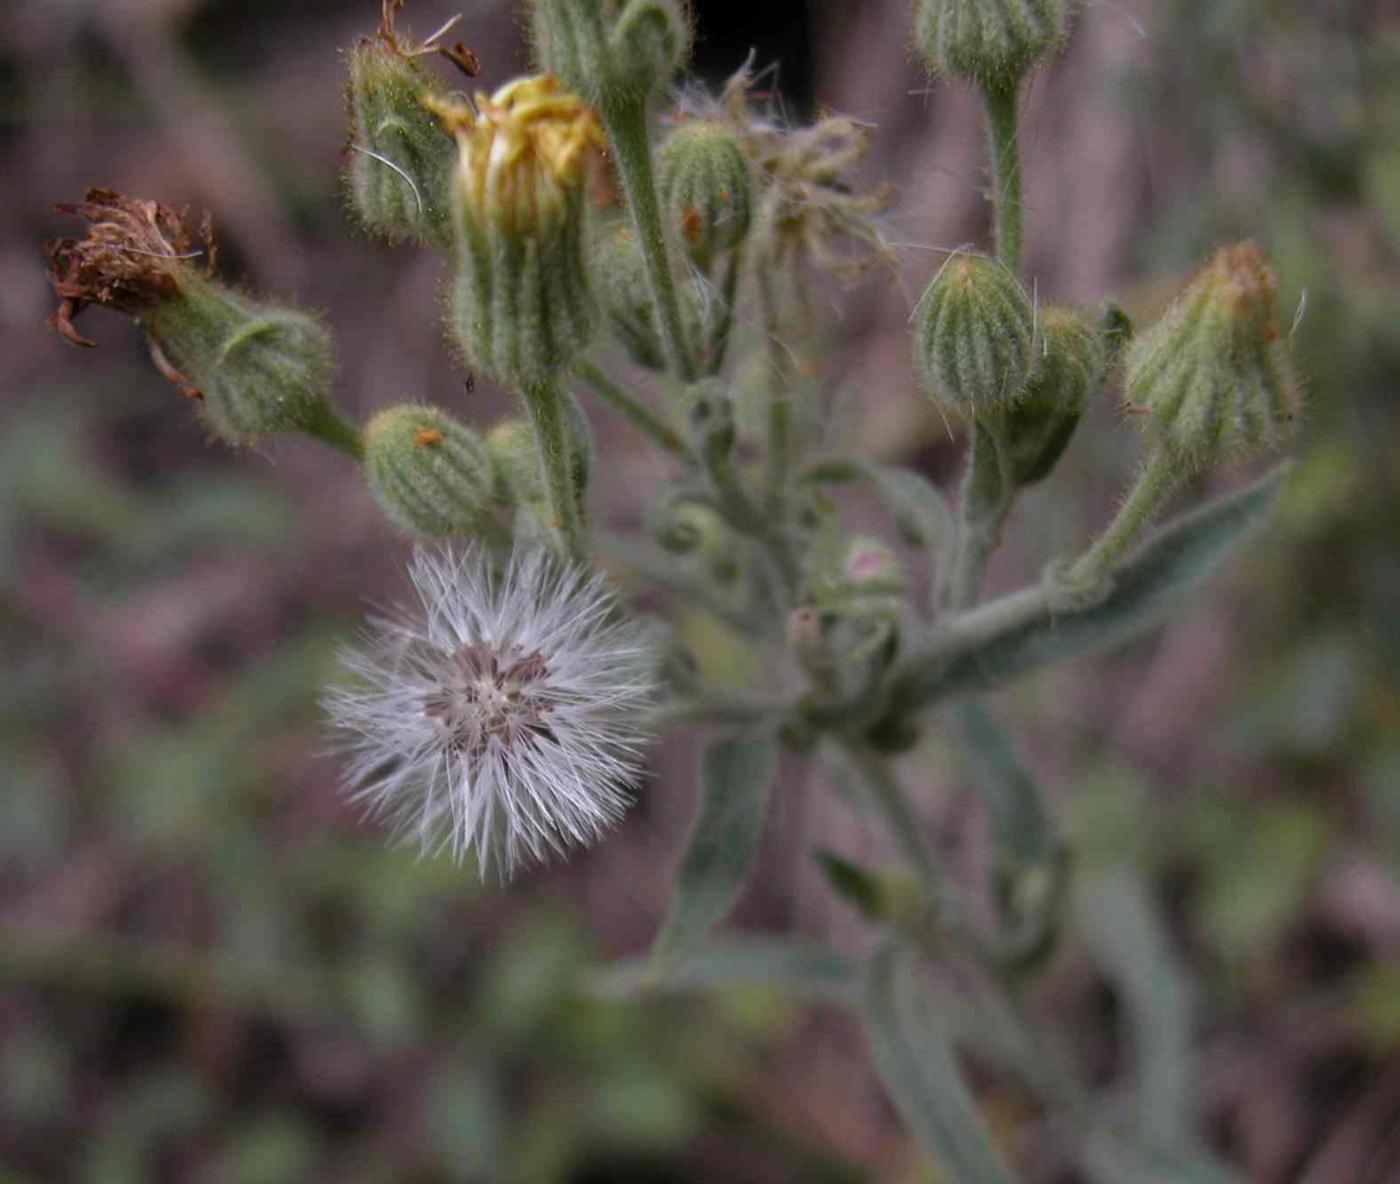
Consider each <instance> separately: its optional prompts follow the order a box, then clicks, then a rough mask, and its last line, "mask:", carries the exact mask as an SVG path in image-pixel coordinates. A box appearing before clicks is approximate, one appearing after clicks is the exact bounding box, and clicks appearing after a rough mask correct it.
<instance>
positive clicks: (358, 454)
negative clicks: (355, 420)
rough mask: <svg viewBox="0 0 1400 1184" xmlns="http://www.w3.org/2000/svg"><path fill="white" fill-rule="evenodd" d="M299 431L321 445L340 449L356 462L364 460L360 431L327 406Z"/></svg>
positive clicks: (363, 447)
mask: <svg viewBox="0 0 1400 1184" xmlns="http://www.w3.org/2000/svg"><path fill="white" fill-rule="evenodd" d="M301 430H302V431H304V432H305V433H306V434H307V435H308V436H314V437H315V438H316V439H318V440H320V441H321V442H322V443H323V444H329V445H330V446H331V447H332V448H338V449H340V451H341V452H343V453H345V454H346V455H347V456H352V457H354V458H355V459H356V460H363V459H364V456H365V445H364V438H363V437H362V436H361V434H360V429H359V428H357V427H356V426H355V425H354V424H352V423H351V422H350V421H349V420H348V419H345V418H343V417H342V416H341V415H339V414H338V413H337V412H335V411H334V410H332V409H331V408H330V407H328V406H324V405H323V406H322V407H321V408H320V409H319V410H318V411H317V413H316V415H315V417H314V418H313V419H312V420H311V421H310V422H309V423H307V424H305V425H303V427H302V429H301Z"/></svg>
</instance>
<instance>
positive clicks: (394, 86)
mask: <svg viewBox="0 0 1400 1184" xmlns="http://www.w3.org/2000/svg"><path fill="white" fill-rule="evenodd" d="M396 8H397V4H396V3H393V2H392V0H391V2H390V3H386V4H385V5H384V17H383V20H382V22H381V23H380V26H379V29H378V31H377V32H376V33H375V34H374V35H373V36H369V37H362V38H361V39H360V41H359V42H358V43H357V44H356V45H354V46H352V47H351V48H350V49H349V50H347V51H346V54H345V56H346V60H347V62H348V64H349V66H350V81H349V84H348V86H347V88H346V103H347V106H348V107H349V113H350V143H349V154H350V155H349V161H348V164H347V166H346V170H345V182H346V191H347V196H348V199H349V203H350V208H351V209H352V210H353V211H354V213H355V216H356V217H357V218H358V219H359V220H360V222H361V224H362V225H363V226H364V228H365V229H366V230H367V231H369V232H370V233H371V234H377V235H381V236H382V237H384V238H387V239H389V240H390V241H391V242H397V241H399V240H400V239H412V240H414V241H416V242H420V243H433V244H436V245H439V246H447V245H448V244H450V243H451V241H452V222H451V217H450V214H449V212H448V201H447V180H448V176H449V174H450V173H451V171H452V163H453V160H454V159H455V157H456V153H455V152H454V151H453V145H452V138H451V137H450V136H448V135H447V134H446V133H445V132H444V131H443V129H442V126H441V125H440V124H439V123H438V121H437V120H436V119H435V118H434V117H433V115H432V113H431V112H429V111H428V110H427V109H426V108H425V107H424V106H423V104H422V102H421V99H422V96H423V95H425V94H432V93H438V92H439V89H440V88H439V87H438V86H437V85H436V83H435V82H434V81H433V79H432V78H431V77H430V76H429V75H428V74H427V73H426V72H425V71H423V70H422V69H420V68H419V66H418V64H417V59H418V58H419V57H421V56H423V55H424V54H430V53H434V52H436V51H437V49H438V45H437V39H438V38H437V37H436V36H435V37H432V38H429V39H428V40H427V41H425V42H423V43H422V44H418V45H415V44H414V43H413V42H412V41H411V40H410V39H407V38H405V37H404V36H402V35H400V33H399V32H398V30H397V29H396V28H395V27H394V14H395V11H396ZM449 27H450V26H449ZM445 31H446V29H444V30H443V32H445ZM438 36H441V33H439V34H438Z"/></svg>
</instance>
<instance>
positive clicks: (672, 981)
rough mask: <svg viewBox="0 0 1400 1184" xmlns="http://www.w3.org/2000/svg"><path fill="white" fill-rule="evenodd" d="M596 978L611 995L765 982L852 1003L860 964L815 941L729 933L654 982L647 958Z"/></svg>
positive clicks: (788, 990) (764, 984)
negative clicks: (649, 989) (663, 977)
mask: <svg viewBox="0 0 1400 1184" xmlns="http://www.w3.org/2000/svg"><path fill="white" fill-rule="evenodd" d="M591 983H592V985H593V987H594V988H595V989H596V990H598V991H600V992H601V993H604V994H609V995H630V994H634V993H636V992H639V991H642V990H646V989H648V988H652V989H659V990H663V991H688V990H703V989H706V988H710V987H764V988H768V989H771V990H774V991H779V992H782V993H784V994H789V995H793V996H796V997H798V998H802V999H811V1000H815V1001H820V1002H827V1003H852V1002H854V1000H855V995H856V968H855V966H854V964H853V963H852V962H851V961H850V960H849V959H847V958H845V957H843V956H842V955H840V954H838V953H836V952H835V951H834V950H829V949H827V948H826V947H825V946H822V945H819V944H817V943H816V942H810V941H804V940H802V939H800V938H792V939H788V938H781V937H765V936H760V935H757V934H729V935H726V936H724V937H722V938H718V939H716V940H715V941H712V942H707V943H706V944H705V945H703V946H701V947H700V948H699V949H697V950H695V951H694V952H692V953H691V954H690V955H689V956H688V957H686V958H684V959H682V960H680V961H678V962H676V963H675V964H674V965H673V966H672V967H671V968H670V969H669V970H668V973H667V975H666V978H665V980H664V981H663V982H661V983H655V982H654V980H653V976H652V964H651V962H650V961H649V960H648V959H646V958H628V959H624V960H622V961H620V962H615V963H613V964H612V965H611V966H607V967H604V968H603V969H602V970H601V971H600V972H598V973H597V974H595V975H593V976H592V978H591Z"/></svg>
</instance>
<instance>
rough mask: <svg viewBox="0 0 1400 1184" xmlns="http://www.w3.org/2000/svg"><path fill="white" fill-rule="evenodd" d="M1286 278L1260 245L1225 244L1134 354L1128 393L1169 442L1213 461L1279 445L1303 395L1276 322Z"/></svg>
mask: <svg viewBox="0 0 1400 1184" xmlns="http://www.w3.org/2000/svg"><path fill="white" fill-rule="evenodd" d="M1277 287H1278V285H1277V281H1276V280H1275V278H1274V273H1273V271H1272V269H1271V268H1270V267H1269V264H1268V260H1267V259H1265V257H1264V253H1263V252H1262V251H1261V250H1260V249H1259V247H1258V246H1257V245H1255V244H1254V243H1251V242H1245V243H1238V244H1236V245H1234V246H1229V247H1225V248H1223V249H1221V250H1220V251H1219V252H1218V253H1217V254H1216V256H1215V258H1214V259H1212V260H1211V261H1210V263H1208V264H1207V265H1206V266H1205V267H1204V268H1203V269H1202V270H1201V271H1200V272H1199V273H1198V274H1197V276H1196V278H1195V279H1194V280H1192V282H1191V284H1190V286H1188V287H1187V289H1186V291H1185V292H1184V293H1182V295H1181V296H1180V297H1179V298H1178V300H1177V301H1176V303H1175V304H1173V305H1172V307H1171V308H1170V309H1169V310H1168V311H1167V313H1166V315H1165V316H1164V317H1163V318H1162V319H1161V320H1160V321H1159V322H1158V323H1157V324H1155V325H1154V326H1152V328H1150V329H1148V330H1147V331H1146V332H1144V333H1142V334H1141V335H1140V336H1138V337H1136V338H1135V339H1134V340H1133V342H1132V343H1131V345H1129V347H1128V350H1127V355H1126V362H1125V366H1126V379H1125V389H1126V397H1127V399H1128V401H1129V403H1130V404H1132V405H1133V406H1135V407H1138V408H1141V409H1142V410H1144V411H1146V412H1149V413H1150V415H1151V419H1150V424H1151V428H1152V430H1153V431H1155V432H1156V433H1157V434H1158V435H1159V436H1160V438H1161V440H1162V441H1163V443H1164V444H1165V445H1166V446H1167V447H1168V448H1170V449H1171V450H1172V451H1173V452H1175V453H1176V454H1177V455H1178V456H1180V457H1181V458H1182V459H1183V460H1185V461H1187V462H1188V463H1191V464H1193V465H1199V466H1208V465H1211V464H1214V463H1216V462H1218V461H1220V460H1223V459H1228V458H1231V457H1238V456H1245V455H1248V454H1250V453H1253V452H1257V451H1260V450H1262V449H1266V448H1269V447H1272V446H1275V445H1276V444H1277V443H1278V442H1279V441H1280V439H1281V438H1282V436H1283V435H1284V434H1285V432H1286V431H1287V429H1288V427H1289V426H1290V424H1291V423H1292V421H1293V418H1294V416H1295V415H1296V414H1297V411H1298V407H1299V403H1300V394H1299V388H1298V383H1297V380H1296V379H1295V377H1294V375H1293V372H1292V367H1291V365H1290V363H1289V358H1288V352H1287V348H1286V346H1285V344H1284V342H1283V341H1282V340H1281V339H1280V337H1279V332H1278V327H1277V325H1276V323H1275V319H1274V318H1275V299H1276V296H1277Z"/></svg>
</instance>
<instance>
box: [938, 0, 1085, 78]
mask: <svg viewBox="0 0 1400 1184" xmlns="http://www.w3.org/2000/svg"><path fill="white" fill-rule="evenodd" d="M1071 2H1072V0H916V2H915V5H914V43H915V45H917V46H918V48H919V51H920V52H921V53H922V54H923V56H924V59H925V60H926V61H927V62H928V64H929V65H930V66H931V67H932V68H933V69H934V70H936V71H937V72H938V73H940V74H942V75H944V76H946V77H955V78H966V79H968V80H970V81H972V82H975V83H977V84H978V85H979V86H983V87H986V88H988V89H989V90H999V89H1005V88H1010V87H1014V86H1015V85H1016V84H1017V83H1019V82H1020V80H1021V78H1022V76H1023V75H1024V74H1025V72H1026V71H1027V70H1028V69H1029V68H1030V67H1031V65H1032V64H1033V63H1034V62H1035V61H1036V60H1037V59H1039V58H1041V57H1044V56H1045V55H1046V54H1049V53H1052V52H1053V51H1054V50H1056V49H1057V48H1058V47H1059V46H1060V45H1061V44H1063V42H1064V40H1065V37H1066V36H1067V35H1068V33H1069V22H1070V8H1071Z"/></svg>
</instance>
